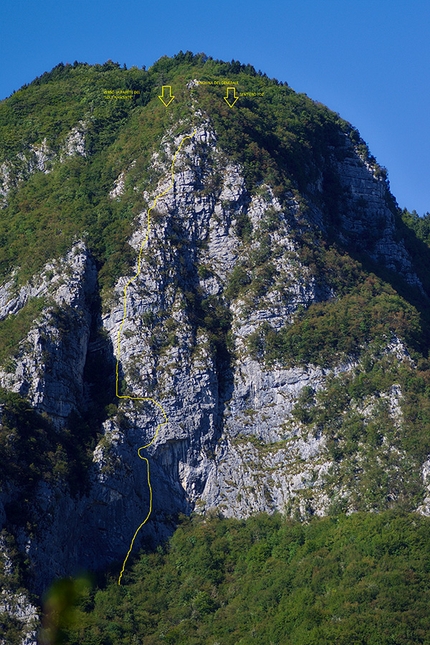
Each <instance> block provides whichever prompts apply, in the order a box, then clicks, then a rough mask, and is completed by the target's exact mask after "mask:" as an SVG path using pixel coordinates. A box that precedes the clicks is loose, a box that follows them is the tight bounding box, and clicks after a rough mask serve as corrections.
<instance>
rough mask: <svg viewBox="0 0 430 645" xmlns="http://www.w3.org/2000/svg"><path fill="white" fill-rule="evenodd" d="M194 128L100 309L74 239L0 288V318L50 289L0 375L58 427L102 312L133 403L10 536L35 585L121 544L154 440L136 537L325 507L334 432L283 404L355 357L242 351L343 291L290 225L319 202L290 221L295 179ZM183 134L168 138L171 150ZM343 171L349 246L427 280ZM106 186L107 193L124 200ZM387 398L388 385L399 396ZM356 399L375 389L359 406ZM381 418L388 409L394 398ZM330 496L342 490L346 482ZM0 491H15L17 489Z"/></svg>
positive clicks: (364, 174) (85, 400) (369, 192)
mask: <svg viewBox="0 0 430 645" xmlns="http://www.w3.org/2000/svg"><path fill="white" fill-rule="evenodd" d="M188 134H189V136H190V138H189V139H187V140H186V141H185V142H184V145H183V146H182V147H181V151H180V153H179V154H178V155H177V159H176V163H175V168H174V181H173V185H172V186H171V188H169V186H170V182H171V177H170V166H169V163H171V162H168V163H167V164H166V165H165V167H164V172H163V173H162V178H161V180H160V182H159V184H158V186H157V187H156V189H154V190H153V192H152V193H151V194H147V195H146V199H147V202H148V208H150V207H152V206H153V208H152V209H151V227H150V231H149V237H148V240H147V243H145V239H146V233H147V210H144V211H143V212H142V213H141V214H140V216H139V217H138V219H137V224H136V229H135V231H134V234H133V236H132V238H131V240H130V244H131V245H132V246H133V247H134V249H135V250H136V252H138V251H139V249H140V248H141V247H142V254H141V264H140V267H139V271H138V270H137V265H136V267H135V268H134V271H133V272H132V273H131V274H130V275H128V276H124V277H122V278H121V279H120V280H119V281H118V283H117V284H116V286H115V288H114V291H113V295H112V298H111V300H110V302H109V303H108V304H107V305H106V307H105V310H104V313H103V316H102V318H100V312H99V311H98V310H97V307H96V305H95V302H96V296H97V271H96V267H95V264H94V261H93V260H92V258H91V255H90V253H89V252H88V250H87V249H86V247H85V245H84V244H83V243H77V244H76V245H75V246H74V248H72V249H71V250H70V252H69V253H68V254H67V256H66V257H65V258H64V259H63V260H62V261H59V262H57V263H56V264H54V263H53V264H50V265H47V266H46V267H45V269H44V271H43V272H42V273H41V274H40V276H39V277H37V278H34V280H33V283H32V284H27V285H25V286H23V287H21V288H20V290H16V289H15V291H13V285H12V283H11V282H10V283H8V284H6V285H5V286H4V287H3V289H2V290H1V291H0V315H1V316H2V317H3V318H4V317H6V316H8V315H15V314H16V313H17V312H18V311H20V310H21V309H22V308H23V307H25V306H26V303H28V302H30V301H31V300H32V299H34V298H35V297H38V298H44V299H45V302H44V307H43V308H42V310H41V313H40V315H39V318H38V319H37V321H36V324H35V325H34V326H33V328H32V329H31V330H30V331H29V333H28V334H27V337H26V339H25V341H24V342H22V343H21V345H20V348H19V351H18V353H17V355H16V358H15V362H14V363H13V364H12V365H9V367H8V369H7V370H6V369H3V371H2V372H1V374H0V380H1V384H2V386H3V387H5V388H7V389H9V390H12V391H15V392H18V393H20V394H21V395H23V396H25V397H27V398H28V400H29V401H30V402H31V404H32V406H34V408H35V409H36V410H38V411H40V412H44V413H46V414H47V415H49V417H50V418H51V419H52V420H53V422H54V424H55V425H56V426H57V427H58V428H61V427H62V426H64V424H65V423H66V421H67V419H68V418H69V417H70V415H71V413H75V412H76V413H82V411H85V409H86V407H88V404H89V400H90V399H91V396H92V394H91V391H90V390H89V388H88V383H87V382H86V379H85V366H86V364H87V362H88V360H89V358H88V357H89V354H90V353H91V351H93V350H94V349H95V348H96V346H95V344H94V342H95V341H92V340H91V334H92V329H93V327H94V326H97V325H98V326H99V327H102V329H103V330H104V333H105V336H107V337H108V339H107V340H105V341H103V342H104V343H105V349H106V352H107V353H109V352H110V363H109V365H110V368H109V371H107V372H106V379H105V382H106V388H108V387H111V385H112V379H113V378H114V374H115V360H117V361H118V373H119V386H120V388H121V392H122V393H123V395H127V396H129V397H135V398H140V399H143V400H140V401H132V400H130V399H122V400H121V401H118V400H116V403H117V404H118V412H117V413H116V412H112V411H110V412H109V413H107V415H105V421H104V423H103V426H102V428H101V429H100V430H101V433H100V436H99V440H98V443H97V446H96V447H95V449H94V452H93V463H92V467H91V469H90V473H89V485H88V488H87V490H86V491H85V492H81V493H80V494H72V493H71V492H70V490H69V488H68V486H67V485H66V484H65V483H64V484H52V483H46V482H40V483H39V484H38V487H37V491H36V494H35V499H34V512H35V515H36V516H37V517H38V520H39V521H38V526H37V530H36V531H35V532H34V533H33V534H32V535H28V534H27V533H26V531H24V530H21V532H20V534H19V542H20V545H21V548H22V549H25V551H26V553H27V554H28V557H29V559H30V562H31V569H32V575H33V578H32V587H33V589H34V590H36V591H41V590H42V589H44V588H45V587H46V585H47V584H49V582H50V580H52V579H53V578H54V577H57V576H64V575H68V574H70V573H73V572H74V571H76V570H77V569H79V568H88V569H97V568H102V567H105V566H106V565H107V564H108V563H112V562H118V561H121V560H122V559H123V558H124V556H125V554H126V552H127V550H128V547H129V545H130V541H131V539H132V537H133V534H134V532H135V530H136V528H137V527H138V526H139V525H140V524H141V523H142V522H143V520H144V519H145V517H146V516H147V513H148V508H149V490H148V484H147V478H148V475H147V470H146V465H145V462H144V461H142V460H141V459H139V456H138V453H137V450H138V449H139V448H140V447H142V446H145V445H147V444H151V445H150V446H149V447H148V448H147V449H146V450H144V451H142V455H145V456H147V457H148V458H149V461H150V478H151V484H152V488H153V511H152V515H151V517H150V519H149V521H148V522H147V523H146V524H145V526H144V527H143V528H142V530H141V532H140V533H139V536H138V540H137V543H136V546H138V545H142V544H143V543H145V542H146V543H156V542H158V541H160V540H161V539H164V538H165V537H166V536H167V535H168V534H169V532H170V531H171V530H172V528H173V527H174V522H175V517H176V516H177V514H178V513H179V512H186V513H187V512H190V511H191V510H197V511H205V510H209V509H219V510H221V511H222V513H224V514H225V515H228V516H235V517H246V516H248V515H250V514H251V513H255V512H259V511H269V512H273V511H275V510H280V511H282V512H289V513H293V512H298V513H299V514H301V515H305V514H324V513H326V512H327V511H328V509H329V506H330V503H331V498H332V496H333V495H332V494H333V490H330V489H329V487H328V484H327V481H328V479H327V477H328V473H329V472H330V471H331V469H332V468H333V459H332V457H330V455H329V453H328V452H327V449H326V444H327V438H326V437H325V436H324V433H323V432H317V433H314V432H310V431H309V430H308V428H307V427H306V424H304V423H301V422H300V421H298V420H297V418H296V417H294V415H293V414H292V412H293V411H294V409H295V406H296V405H297V401H298V399H299V397H300V396H301V394H302V393H303V392H305V391H311V392H313V393H316V392H319V391H323V390H324V389H326V388H327V387H328V383H329V382H332V381H333V379H335V378H337V377H339V376H340V375H348V374H352V373H353V371H354V370H355V369H356V368H357V365H358V359H357V357H352V358H351V359H350V360H345V361H344V362H343V363H342V364H339V365H337V366H336V367H334V368H330V369H329V368H322V367H316V366H312V365H310V366H307V367H290V368H288V369H287V368H285V367H282V366H281V365H279V364H278V365H274V366H271V367H268V366H267V365H266V364H265V363H264V362H263V361H262V360H261V361H260V360H256V359H254V358H252V357H251V356H250V352H249V342H250V339H251V338H252V336H253V334H254V333H255V332H256V331H258V330H259V329H260V328H261V326H262V325H266V326H269V327H270V328H271V329H273V330H280V329H282V328H283V327H284V326H285V325H286V324H288V323H289V322H291V320H292V319H293V317H294V315H295V314H296V313H297V312H298V311H299V310H305V309H307V308H308V307H309V306H310V305H311V304H313V303H318V302H322V301H326V300H329V299H331V298H333V297H335V296H336V293H335V292H334V291H333V288H332V287H330V286H329V285H328V284H325V283H324V280H323V279H316V277H315V275H314V274H313V273H312V272H311V271H310V269H309V267H308V266H306V265H305V264H304V263H303V262H302V261H301V259H300V252H299V251H300V240H299V237H298V235H297V232H298V231H301V230H302V229H303V228H306V227H307V228H309V229H310V228H315V226H316V224H315V223H318V222H320V223H321V222H322V221H323V219H324V216H323V213H322V211H320V210H319V207H318V206H316V205H315V204H313V203H312V202H311V201H310V202H309V204H308V206H309V209H308V212H309V213H311V215H310V216H309V219H308V221H306V220H303V218H301V219H300V213H299V211H300V209H299V204H298V201H297V199H296V197H295V196H294V195H293V194H292V193H287V194H286V195H285V197H284V199H283V200H282V202H281V201H280V200H279V199H278V198H276V197H275V196H274V193H273V191H272V189H271V187H270V186H268V185H260V186H259V187H258V189H257V190H256V191H255V193H253V194H251V193H250V192H249V191H248V190H247V188H246V185H245V181H244V177H243V173H242V169H241V167H240V165H239V164H238V163H236V162H233V161H231V160H230V159H228V158H227V157H226V156H225V154H224V153H223V152H222V151H221V150H220V149H219V147H218V143H217V136H216V133H215V132H214V131H213V129H212V128H211V126H210V124H209V122H207V121H204V120H201V122H200V124H199V125H198V127H197V130H196V133H195V134H194V135H193V136H192V132H191V131H190V132H189V133H188ZM181 140H182V137H179V138H174V137H170V140H169V138H168V137H166V142H165V146H164V147H165V152H166V154H167V157H168V159H169V160H171V159H172V158H173V155H174V153H175V151H176V150H177V148H178V146H179V144H180V142H181ZM79 145H80V143H79V137H78V135H77V134H76V137H74V138H72V139H71V143H70V146H71V148H70V149H72V148H73V146H74V148H73V149H74V150H75V149H76V151H77V152H79V150H80V149H79ZM79 153H80V152H79ZM80 154H81V153H80ZM155 161H156V160H155ZM160 164H161V162H160ZM160 167H161V168H162V167H163V166H162V164H161V166H160ZM124 172H125V171H123V173H122V174H121V175H120V180H119V181H118V180H117V182H116V184H115V186H116V188H118V187H119V186H120V185H123V183H124ZM338 172H339V176H340V178H341V181H342V184H343V187H344V190H345V195H344V199H343V202H342V203H343V208H344V210H343V212H342V213H341V235H342V236H343V238H344V240H346V241H348V242H349V243H351V244H352V243H353V242H354V240H362V239H363V234H364V232H366V234H369V235H370V236H372V235H373V234H375V239H374V243H373V242H372V243H370V242H369V244H368V245H367V246H366V249H367V251H368V253H369V254H370V255H371V257H372V258H373V259H375V260H378V261H381V262H383V263H384V264H385V265H386V266H387V267H388V268H390V269H392V270H394V271H397V272H398V273H399V274H400V275H401V276H402V277H403V278H404V279H405V280H407V281H408V282H409V283H410V284H411V285H415V286H418V287H419V288H422V287H421V285H420V282H419V280H418V278H417V276H416V275H415V273H414V270H413V265H412V260H411V258H410V257H409V256H408V253H407V251H406V250H405V247H404V245H403V244H402V241H401V240H400V241H399V240H397V239H396V235H395V227H394V219H393V216H392V214H391V211H389V209H388V208H387V206H386V204H385V192H384V191H385V186H384V184H383V182H382V181H380V180H379V179H377V178H375V177H374V174H373V172H372V168H370V167H366V165H365V164H364V162H363V161H362V160H361V159H360V158H359V156H358V155H357V154H356V153H355V151H354V149H353V148H352V147H351V148H350V150H349V156H348V157H346V158H345V160H344V161H343V162H342V163H340V164H339V166H338ZM121 182H122V184H121ZM115 190H116V189H115V187H113V191H114V192H113V194H112V197H115V198H117V197H120V195H121V190H116V192H115ZM160 195H162V196H161V197H160ZM157 197H158V199H156V198H157ZM309 199H310V198H309ZM154 200H155V201H154ZM315 203H316V202H315ZM154 204H155V205H154ZM299 220H300V221H299ZM369 231H370V233H369ZM142 245H143V246H142ZM124 289H126V294H127V298H126V302H125V303H124ZM124 310H125V313H126V315H125V316H124ZM119 332H120V336H119V339H120V340H119V342H118V334H119ZM384 351H385V353H386V354H387V355H392V356H397V358H396V360H398V361H399V362H400V361H407V360H409V359H408V356H407V353H406V352H405V350H404V348H403V346H402V345H401V343H398V344H397V345H393V344H391V345H390V344H388V345H387V347H386V348H385V350H384ZM396 352H397V353H396ZM114 353H115V354H116V356H115V357H114V355H113V354H114ZM396 392H397V395H396V396H397V398H399V397H401V392H400V391H398V390H396ZM382 394H384V393H382ZM387 396H388V397H389V398H390V400H392V399H393V395H392V392H391V394H390V393H388V394H387ZM145 399H146V400H145ZM153 401H156V402H157V403H158V404H160V405H161V406H162V408H163V409H164V411H165V413H166V415H167V418H168V423H167V424H164V425H161V426H160V424H162V422H163V415H162V413H161V410H160V407H159V406H158V405H157V404H154V403H153ZM112 402H114V401H112ZM372 404H373V403H372ZM366 405H367V406H370V405H371V402H370V400H367V401H363V406H362V407H363V410H364V409H365V408H366ZM363 410H362V412H363ZM363 414H364V412H363ZM390 414H391V417H390V418H392V419H393V420H395V419H396V415H397V412H396V408H395V406H394V407H392V409H391V411H390ZM106 416H107V418H106ZM393 422H394V421H393ZM159 426H160V427H159ZM157 428H158V429H157ZM76 440H77V441H79V437H78V436H77V437H76ZM337 492H338V493H339V495H345V496H347V493H348V491H346V490H342V489H341V486H339V487H338V490H337ZM7 494H8V496H9V497H8V500H10V499H13V495H14V493H13V491H9V492H8V493H7ZM352 510H353V508H352Z"/></svg>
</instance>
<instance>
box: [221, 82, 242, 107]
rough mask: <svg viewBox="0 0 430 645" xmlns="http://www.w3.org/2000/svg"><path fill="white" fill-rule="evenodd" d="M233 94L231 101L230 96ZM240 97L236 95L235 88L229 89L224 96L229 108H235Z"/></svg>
mask: <svg viewBox="0 0 430 645" xmlns="http://www.w3.org/2000/svg"><path fill="white" fill-rule="evenodd" d="M231 92H233V98H232V99H230V97H229V95H230V93H231ZM238 98H239V97H238V96H237V94H236V88H235V87H228V88H227V94H226V95H225V96H224V101H225V102H226V103H227V105H228V106H229V107H231V108H232V107H233V105H234V104H235V103H236V101H237V99H238Z"/></svg>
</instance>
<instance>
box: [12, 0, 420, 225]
mask: <svg viewBox="0 0 430 645" xmlns="http://www.w3.org/2000/svg"><path fill="white" fill-rule="evenodd" d="M179 50H183V51H187V50H190V51H192V52H193V53H199V52H204V53H205V54H207V55H208V56H212V57H213V58H220V59H223V60H232V59H235V60H240V62H242V63H251V64H252V65H254V67H255V68H256V69H257V70H258V69H261V70H262V71H263V72H266V74H268V76H270V77H276V78H278V79H279V80H281V81H287V83H288V84H289V85H290V86H291V87H292V88H293V89H295V90H296V91H299V92H305V93H306V94H307V95H308V96H310V97H311V98H313V99H315V100H318V101H321V102H322V103H325V104H326V105H327V106H328V107H330V108H331V109H332V110H335V111H336V112H339V114H340V115H341V116H342V117H343V118H344V119H346V120H348V121H350V122H351V123H352V124H353V125H354V126H356V127H357V128H358V129H359V130H360V132H361V135H362V137H363V138H364V139H365V141H366V142H367V143H368V144H369V146H370V150H371V152H372V153H373V154H374V155H375V156H376V158H377V160H378V162H379V163H380V164H381V165H383V166H386V167H387V169H388V173H389V179H390V182H391V189H392V191H393V193H394V195H395V196H396V198H397V201H398V202H399V205H400V206H401V207H403V206H406V207H407V208H408V209H409V210H412V209H416V210H417V211H418V213H419V214H423V213H425V212H427V211H430V176H429V175H430V110H429V105H430V1H429V0H408V1H407V0H264V1H263V0H212V1H210V2H209V1H208V0H163V1H162V2H157V1H154V0H153V1H152V2H149V1H148V0H140V1H139V0H121V1H119V0H117V1H115V2H114V1H113V0H98V1H94V0H61V1H60V2H59V1H58V0H55V1H54V0H37V1H36V0H13V2H12V1H9V0H0V62H1V67H0V99H2V98H5V97H6V96H8V95H10V94H11V93H12V91H13V90H17V89H18V88H19V87H20V86H21V85H23V84H24V83H29V82H30V81H31V80H33V79H34V77H36V76H40V75H41V74H42V73H43V72H45V71H48V70H50V69H52V67H54V66H55V65H57V64H58V63H59V62H63V63H66V62H69V63H73V62H74V61H75V60H78V61H79V62H88V63H103V62H105V61H106V60H108V59H111V60H113V61H116V62H119V63H121V64H122V63H126V64H127V66H128V67H131V66H132V65H137V66H138V67H141V66H142V65H146V66H147V67H149V66H150V65H151V64H152V63H154V62H155V61H156V60H157V59H158V58H160V57H161V56H163V55H165V54H167V55H168V56H171V55H174V54H176V53H177V52H178V51H179Z"/></svg>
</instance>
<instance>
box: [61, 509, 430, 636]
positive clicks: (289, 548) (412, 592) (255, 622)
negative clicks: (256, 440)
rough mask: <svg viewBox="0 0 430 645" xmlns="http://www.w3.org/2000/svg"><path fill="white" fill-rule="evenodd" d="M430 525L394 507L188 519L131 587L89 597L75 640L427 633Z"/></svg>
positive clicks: (145, 562)
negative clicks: (318, 515) (331, 514)
mask: <svg viewBox="0 0 430 645" xmlns="http://www.w3.org/2000/svg"><path fill="white" fill-rule="evenodd" d="M428 529H429V520H428V519H426V518H423V517H420V516H417V515H415V514H402V513H397V514H396V513H392V512H391V513H387V512H386V513H382V514H379V515H364V514H355V515H353V516H350V517H337V518H332V519H327V518H326V519H314V520H312V521H311V522H309V523H308V524H306V525H302V524H299V523H296V522H292V521H290V520H283V519H281V518H280V516H277V515H275V516H271V517H269V516H265V515H261V516H258V517H254V518H250V519H249V520H247V521H237V520H223V519H219V518H212V519H208V518H206V519H203V518H195V519H194V520H193V521H189V520H184V522H183V523H182V524H181V526H180V527H179V528H178V529H177V531H176V532H175V534H174V535H173V536H172V538H171V540H170V542H169V544H168V546H167V547H166V549H165V550H164V552H161V550H160V549H159V550H158V553H154V554H145V555H142V556H141V557H140V558H139V559H138V560H137V561H136V563H135V566H134V568H133V570H132V571H131V572H130V573H129V574H128V580H127V583H126V584H125V585H124V586H123V587H122V588H118V586H117V585H116V584H115V582H114V581H113V582H112V583H110V584H108V585H107V586H106V587H105V588H104V589H103V590H98V591H93V592H92V594H90V596H88V595H87V594H84V595H83V597H82V601H81V605H80V607H79V606H78V607H77V608H76V609H75V616H74V625H73V626H71V627H70V628H69V629H67V630H66V631H65V640H64V642H65V643H67V644H69V645H72V644H73V645H78V643H79V645H90V644H91V645H93V644H95V643H103V644H106V645H110V644H112V645H113V644H115V645H121V644H122V643H124V644H125V643H127V644H128V643H133V642H141V643H144V644H145V645H149V644H151V645H152V644H153V643H154V644H155V643H160V642H166V643H174V644H175V645H182V644H184V645H189V644H195V645H201V643H216V642H219V643H223V645H224V644H225V645H236V644H237V643H250V644H251V643H257V644H261V645H266V644H267V643H274V644H279V645H284V644H291V645H293V644H294V645H309V643H315V645H321V644H323V645H332V644H333V643H342V644H343V645H347V644H348V645H349V644H350V643H363V644H365V645H391V644H392V643H394V642H395V643H405V645H406V644H407V645H412V644H413V643H421V644H423V643H428V640H426V638H427V637H428V634H429V629H430V619H429V617H428V602H429V600H430V598H429V589H428V585H427V584H426V580H427V576H428V568H429V565H430V560H429V553H430V551H429V548H428V547H429V537H428ZM133 638H134V639H135V640H134V641H133Z"/></svg>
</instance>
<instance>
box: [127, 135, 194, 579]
mask: <svg viewBox="0 0 430 645" xmlns="http://www.w3.org/2000/svg"><path fill="white" fill-rule="evenodd" d="M196 132H197V130H194V132H193V133H192V134H190V135H187V136H185V137H183V139H182V141H181V143H180V144H179V146H178V149H177V150H176V152H175V154H174V155H173V159H172V165H171V170H170V173H171V182H170V185H169V186H168V188H166V189H165V190H163V192H162V193H160V194H159V195H157V196H156V197H155V199H154V203H153V204H152V206H150V208H148V211H147V214H146V235H145V238H144V240H143V241H142V244H141V245H140V249H139V255H138V258H137V271H136V274H135V275H134V276H133V277H132V278H130V280H129V281H128V282H127V283H126V285H125V287H124V298H123V316H122V320H121V324H120V326H119V329H118V336H117V345H116V369H115V393H116V396H117V398H118V399H128V400H129V401H149V402H150V403H152V404H153V405H155V406H156V407H157V408H158V409H159V410H160V411H161V413H162V415H163V417H164V421H162V422H161V423H159V424H158V426H157V428H156V430H155V433H154V436H153V437H152V439H151V441H150V442H149V443H147V444H145V445H144V446H141V447H140V448H139V449H138V450H137V454H138V456H139V458H140V459H142V460H143V461H144V462H145V463H146V472H147V480H148V489H149V510H148V514H147V516H146V517H145V519H144V520H143V522H142V523H141V524H139V526H138V527H137V529H136V531H135V533H134V535H133V538H132V540H131V543H130V548H129V549H128V551H127V555H126V556H125V559H124V562H123V564H122V569H121V573H120V574H119V578H118V585H121V578H122V576H123V573H124V570H125V566H126V564H127V560H128V558H129V557H130V553H131V551H132V549H133V545H134V542H135V540H136V537H137V534H138V533H139V531H140V529H141V528H142V526H144V525H145V524H146V522H147V521H148V520H149V518H150V516H151V513H152V486H151V477H150V473H149V461H148V459H147V458H146V457H142V455H141V454H140V451H141V450H145V448H149V446H151V445H152V444H153V443H154V441H155V440H156V438H157V436H158V432H159V430H160V428H162V427H163V426H164V425H166V423H168V422H169V420H168V418H167V414H166V412H165V410H164V408H163V406H162V405H161V403H159V402H158V401H156V400H155V399H153V398H152V397H150V396H128V395H127V394H120V393H119V359H120V355H121V333H122V328H123V327H124V323H125V321H126V318H127V290H128V288H129V286H130V285H131V284H133V282H134V281H135V280H137V278H138V277H139V275H140V272H141V269H142V253H143V249H144V248H145V246H146V245H147V243H148V240H149V235H150V232H151V211H153V210H154V208H155V207H156V205H157V202H158V200H159V199H161V197H164V196H165V195H167V193H168V192H169V191H170V190H171V189H172V188H173V186H174V183H175V161H176V157H177V156H178V154H179V152H180V150H181V148H182V146H183V145H184V142H185V141H186V140H187V139H192V138H193V137H194V135H195V134H196Z"/></svg>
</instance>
